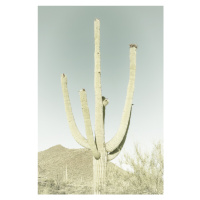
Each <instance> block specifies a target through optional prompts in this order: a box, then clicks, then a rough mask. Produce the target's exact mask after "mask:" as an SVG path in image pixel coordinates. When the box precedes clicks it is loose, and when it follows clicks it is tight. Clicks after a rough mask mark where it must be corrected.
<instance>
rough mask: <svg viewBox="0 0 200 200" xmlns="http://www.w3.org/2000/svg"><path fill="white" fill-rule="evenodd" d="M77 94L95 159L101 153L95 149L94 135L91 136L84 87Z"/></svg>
mask: <svg viewBox="0 0 200 200" xmlns="http://www.w3.org/2000/svg"><path fill="white" fill-rule="evenodd" d="M79 94H80V99H81V106H82V111H83V118H84V123H85V132H86V135H87V140H88V144H89V145H90V149H91V150H92V153H93V156H94V157H95V158H96V159H99V158H100V156H101V155H100V153H99V152H98V150H97V147H96V144H95V141H94V137H93V132H92V126H91V121H90V113H89V108H88V103H87V94H86V91H85V89H82V90H80V91H79Z"/></svg>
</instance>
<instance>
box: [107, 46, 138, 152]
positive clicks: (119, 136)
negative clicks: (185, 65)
mask: <svg viewBox="0 0 200 200" xmlns="http://www.w3.org/2000/svg"><path fill="white" fill-rule="evenodd" d="M136 48H137V46H136V45H134V44H131V45H130V75H129V83H128V89H127V95H126V102H125V106H124V110H123V114H122V119H121V123H120V127H119V129H118V131H117V133H116V134H115V136H114V137H113V138H112V139H111V140H110V141H109V142H107V143H106V150H107V151H108V152H112V151H114V150H115V149H116V148H117V147H118V146H119V144H120V143H121V142H122V140H123V138H124V136H125V134H126V129H127V125H128V120H129V117H130V110H131V105H132V101H133V93H134V88H135V86H134V83H135V71H136Z"/></svg>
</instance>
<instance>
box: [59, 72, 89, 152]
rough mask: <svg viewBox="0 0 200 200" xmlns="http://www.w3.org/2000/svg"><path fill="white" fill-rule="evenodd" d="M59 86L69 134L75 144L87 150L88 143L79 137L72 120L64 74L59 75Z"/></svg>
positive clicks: (79, 134)
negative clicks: (60, 86)
mask: <svg viewBox="0 0 200 200" xmlns="http://www.w3.org/2000/svg"><path fill="white" fill-rule="evenodd" d="M61 85H62V92H63V97H64V104H65V111H66V114H67V120H68V124H69V128H70V131H71V134H72V136H73V137H74V139H75V140H76V142H77V143H79V144H80V145H81V146H83V147H85V148H88V149H89V148H90V146H89V144H88V141H87V140H86V139H85V138H84V137H83V136H82V135H81V133H80V132H79V130H78V128H77V126H76V122H75V120H74V116H73V113H72V108H71V103H70V99H69V94H68V89H67V77H66V76H65V74H62V75H61Z"/></svg>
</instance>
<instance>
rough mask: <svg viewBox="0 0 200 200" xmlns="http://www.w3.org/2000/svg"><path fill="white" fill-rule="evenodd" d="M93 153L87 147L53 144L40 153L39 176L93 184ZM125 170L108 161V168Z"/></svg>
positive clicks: (40, 177) (122, 171)
mask: <svg viewBox="0 0 200 200" xmlns="http://www.w3.org/2000/svg"><path fill="white" fill-rule="evenodd" d="M92 160H93V158H92V153H91V151H90V150H87V149H67V148H65V147H63V146H61V145H56V146H53V147H51V148H49V149H47V150H45V151H41V152H39V153H38V177H39V180H40V179H53V180H56V181H66V180H68V181H72V182H80V180H82V181H83V182H84V183H85V184H92V177H93V164H92ZM112 169H115V170H117V171H120V172H121V173H124V170H122V169H121V168H119V167H117V166H116V165H114V164H113V163H111V162H109V163H108V170H112Z"/></svg>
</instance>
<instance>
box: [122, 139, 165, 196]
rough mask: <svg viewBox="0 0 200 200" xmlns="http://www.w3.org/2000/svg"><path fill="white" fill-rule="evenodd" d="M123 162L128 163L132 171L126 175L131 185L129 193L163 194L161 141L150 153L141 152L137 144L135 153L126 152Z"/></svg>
mask: <svg viewBox="0 0 200 200" xmlns="http://www.w3.org/2000/svg"><path fill="white" fill-rule="evenodd" d="M121 164H126V165H128V166H129V167H130V168H131V169H132V171H129V173H128V174H126V175H125V176H124V178H126V179H127V182H128V183H129V185H130V186H131V187H128V191H127V193H130V192H132V193H134V194H163V170H164V162H163V150H162V144H161V142H158V143H156V144H154V147H153V150H152V152H150V153H141V151H140V149H139V146H138V145H135V154H134V155H130V154H125V155H124V158H123V160H121Z"/></svg>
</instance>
